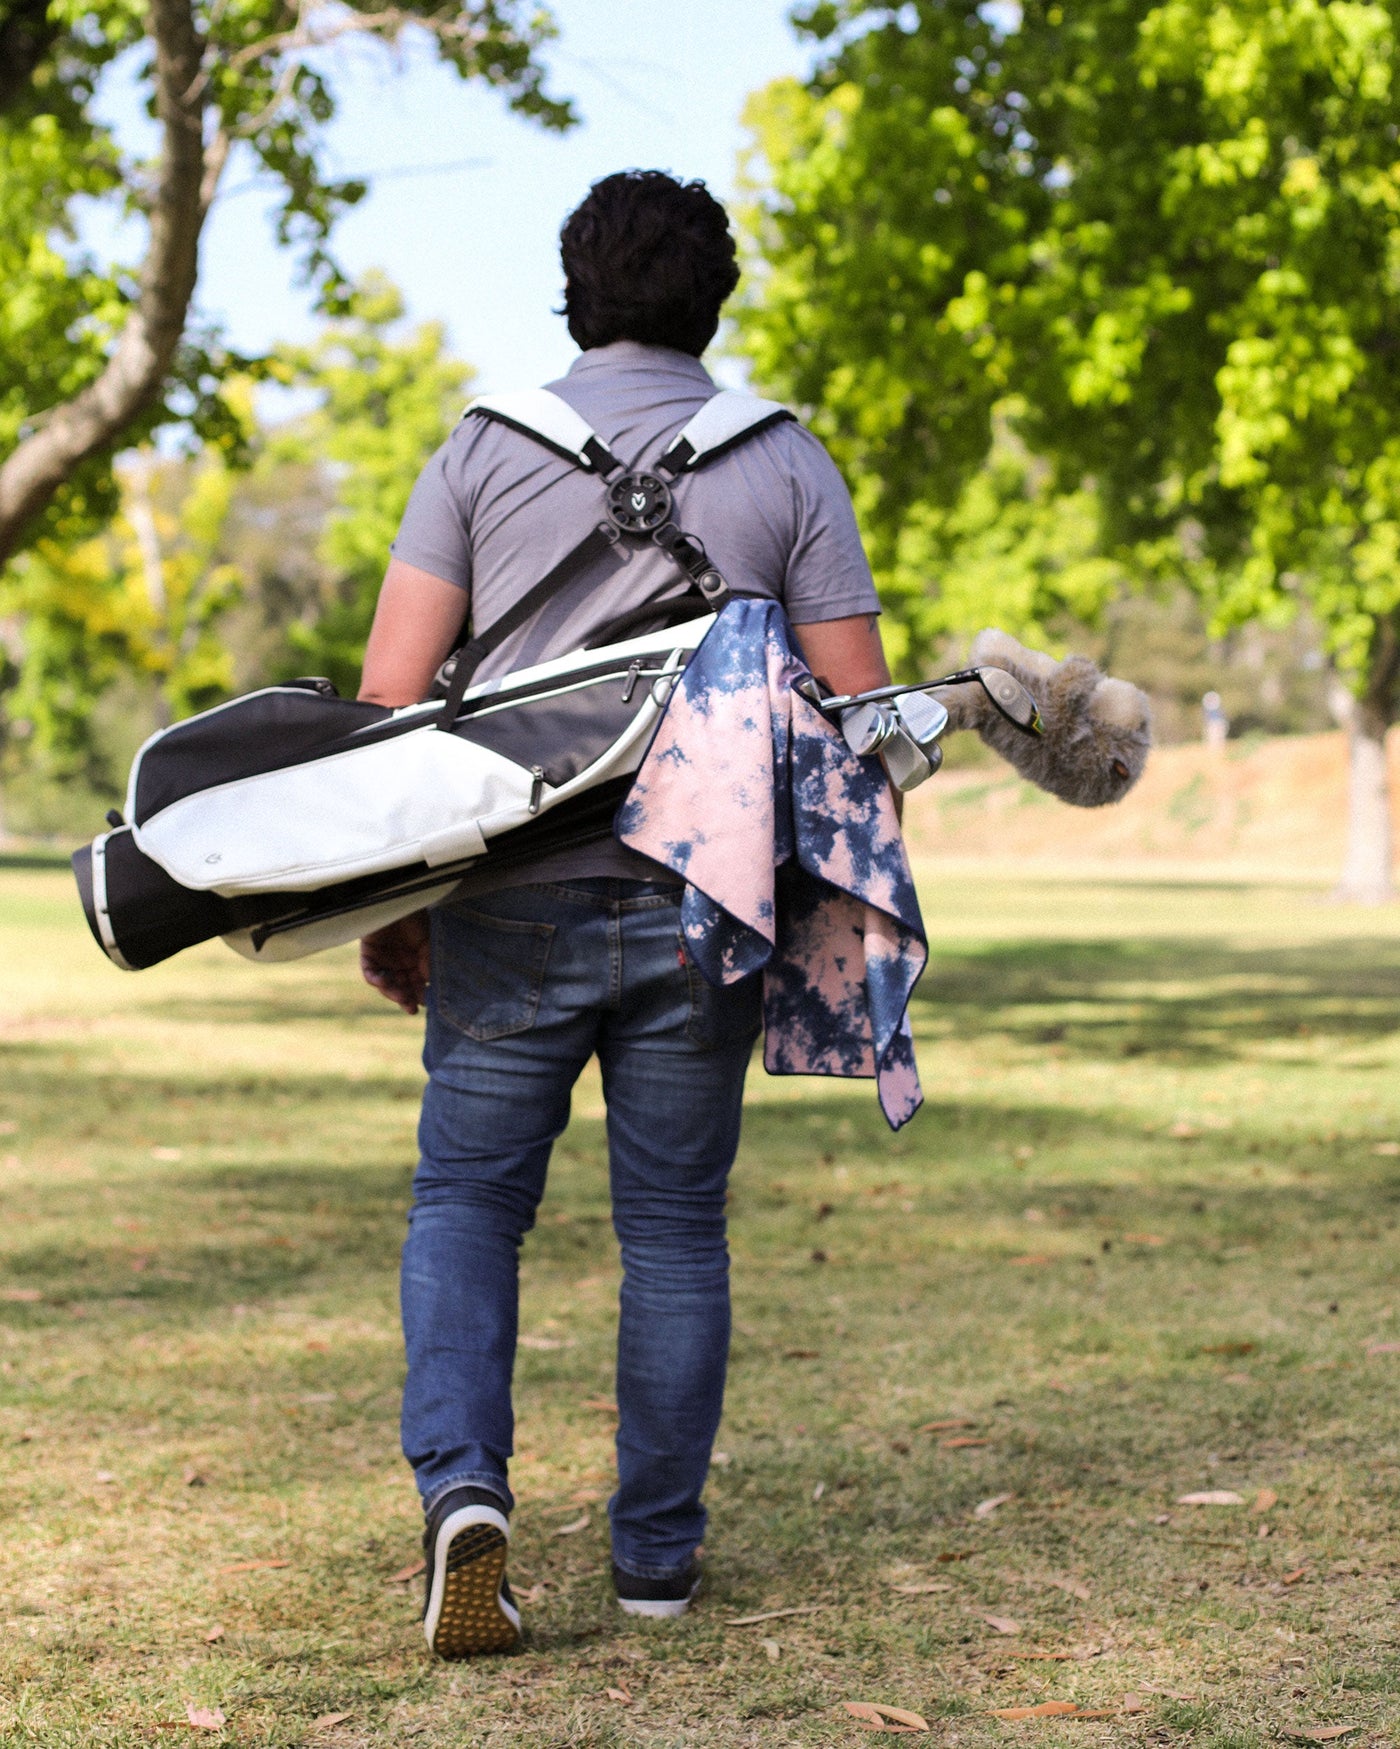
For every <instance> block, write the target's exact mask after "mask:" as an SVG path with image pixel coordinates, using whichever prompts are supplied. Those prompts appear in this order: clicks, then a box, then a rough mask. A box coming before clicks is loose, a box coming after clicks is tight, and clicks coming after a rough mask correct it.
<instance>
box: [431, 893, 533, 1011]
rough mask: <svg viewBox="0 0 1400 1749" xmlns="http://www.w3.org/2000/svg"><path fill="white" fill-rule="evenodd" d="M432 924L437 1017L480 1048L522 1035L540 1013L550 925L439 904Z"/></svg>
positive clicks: (433, 977) (463, 906)
mask: <svg viewBox="0 0 1400 1749" xmlns="http://www.w3.org/2000/svg"><path fill="white" fill-rule="evenodd" d="M433 922H434V928H433V967H432V982H433V991H434V996H433V1000H434V1003H435V1005H436V1008H437V1011H438V1013H439V1014H440V1015H441V1017H442V1018H443V1019H444V1020H445V1021H446V1022H447V1024H448V1025H449V1026H452V1027H455V1028H456V1030H457V1031H458V1032H462V1033H465V1034H466V1036H467V1037H468V1038H471V1039H476V1040H477V1041H478V1042H479V1043H483V1044H484V1043H486V1042H487V1041H488V1040H490V1039H496V1038H509V1037H510V1036H511V1034H512V1033H517V1032H527V1031H528V1030H529V1029H530V1027H532V1026H533V1025H534V1024H535V1015H536V1014H537V1013H538V1012H539V1006H540V993H541V991H542V990H543V988H544V974H545V967H546V966H547V965H548V963H549V949H550V944H551V943H552V941H553V939H554V925H553V924H552V923H527V922H522V921H520V920H519V919H518V918H514V917H492V916H490V915H489V914H488V913H486V912H484V911H472V910H469V909H468V908H467V907H466V906H465V905H451V906H444V907H443V908H442V909H440V910H438V911H437V912H436V913H435V914H434V919H433Z"/></svg>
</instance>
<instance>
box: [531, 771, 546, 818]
mask: <svg viewBox="0 0 1400 1749" xmlns="http://www.w3.org/2000/svg"><path fill="white" fill-rule="evenodd" d="M530 775H531V776H532V777H533V778H534V780H535V781H534V782H533V783H532V784H531V785H530V812H531V813H532V814H538V813H539V811H540V798H541V797H542V796H543V795H544V767H543V766H542V765H532V766H531V767H530Z"/></svg>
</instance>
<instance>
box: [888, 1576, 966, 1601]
mask: <svg viewBox="0 0 1400 1749" xmlns="http://www.w3.org/2000/svg"><path fill="white" fill-rule="evenodd" d="M952 1589H953V1587H952V1586H951V1585H950V1584H949V1582H948V1581H947V1580H946V1579H920V1580H919V1581H918V1583H917V1584H914V1585H891V1586H890V1590H891V1591H898V1592H899V1593H900V1595H901V1596H903V1597H929V1596H931V1595H932V1594H933V1593H934V1592H935V1591H951V1590H952Z"/></svg>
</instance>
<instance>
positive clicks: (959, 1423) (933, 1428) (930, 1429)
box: [914, 1417, 977, 1433]
mask: <svg viewBox="0 0 1400 1749" xmlns="http://www.w3.org/2000/svg"><path fill="white" fill-rule="evenodd" d="M976 1425H977V1423H976V1422H975V1421H967V1420H960V1419H958V1418H957V1417H954V1419H953V1420H951V1421H925V1422H924V1424H923V1426H922V1427H916V1428H915V1429H914V1431H915V1433H951V1432H952V1431H953V1430H954V1428H957V1427H975V1426H976Z"/></svg>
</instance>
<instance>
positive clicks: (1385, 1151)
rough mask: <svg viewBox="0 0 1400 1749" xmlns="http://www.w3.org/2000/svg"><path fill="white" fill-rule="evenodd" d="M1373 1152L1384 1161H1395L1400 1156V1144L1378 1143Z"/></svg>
mask: <svg viewBox="0 0 1400 1749" xmlns="http://www.w3.org/2000/svg"><path fill="white" fill-rule="evenodd" d="M1371 1152H1372V1153H1373V1154H1379V1155H1380V1156H1381V1158H1382V1159H1394V1157H1395V1156H1396V1155H1397V1154H1400V1142H1377V1143H1376V1145H1375V1147H1374V1148H1372V1150H1371Z"/></svg>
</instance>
